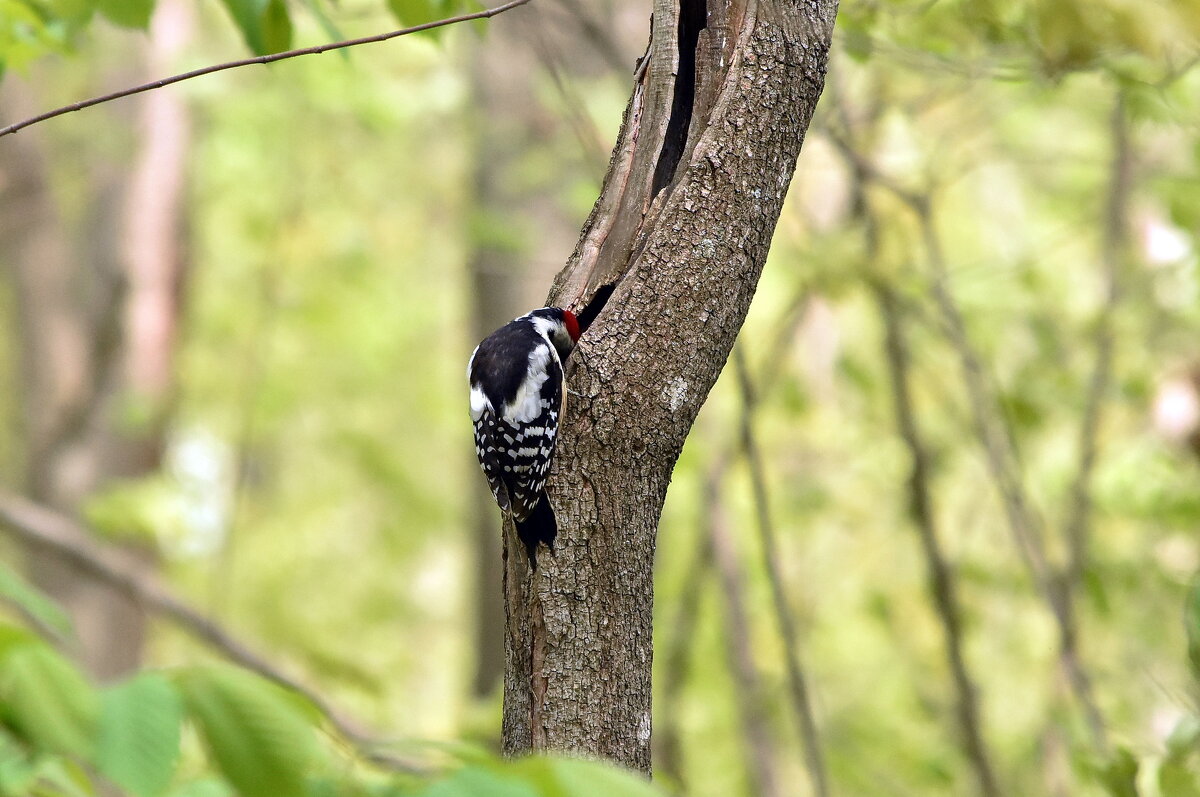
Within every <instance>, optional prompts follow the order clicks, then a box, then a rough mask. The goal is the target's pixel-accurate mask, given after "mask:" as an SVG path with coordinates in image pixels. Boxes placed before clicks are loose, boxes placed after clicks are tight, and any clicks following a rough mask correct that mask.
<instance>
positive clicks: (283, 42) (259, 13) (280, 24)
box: [222, 0, 292, 55]
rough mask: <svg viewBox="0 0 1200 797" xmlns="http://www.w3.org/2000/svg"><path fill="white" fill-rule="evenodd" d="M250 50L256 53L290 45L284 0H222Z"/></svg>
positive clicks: (290, 30)
mask: <svg viewBox="0 0 1200 797" xmlns="http://www.w3.org/2000/svg"><path fill="white" fill-rule="evenodd" d="M222 2H223V3H224V4H225V7H226V8H228V9H229V13H230V15H231V16H232V17H233V21H234V23H235V24H236V25H237V26H238V29H239V30H240V31H241V32H242V37H243V38H244V39H245V40H246V44H247V45H248V46H249V47H250V49H251V50H253V51H254V52H256V53H258V54H259V55H266V54H267V53H273V52H279V51H281V50H286V49H288V47H290V46H291V40H292V22H291V18H290V17H289V15H288V10H287V5H286V4H285V3H284V2H283V0H222Z"/></svg>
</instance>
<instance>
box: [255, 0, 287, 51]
mask: <svg viewBox="0 0 1200 797" xmlns="http://www.w3.org/2000/svg"><path fill="white" fill-rule="evenodd" d="M262 27H263V41H264V42H265V43H266V46H267V52H269V53H280V52H283V51H284V50H287V49H289V48H291V46H292V18H291V17H289V16H288V10H287V5H286V4H285V3H284V2H283V0H271V2H269V3H267V10H266V13H264V14H263V22H262Z"/></svg>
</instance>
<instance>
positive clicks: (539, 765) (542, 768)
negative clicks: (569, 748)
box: [513, 757, 663, 797]
mask: <svg viewBox="0 0 1200 797" xmlns="http://www.w3.org/2000/svg"><path fill="white" fill-rule="evenodd" d="M513 768H514V769H516V770H517V771H520V772H521V773H522V774H523V775H524V776H525V777H526V778H528V779H529V781H530V782H531V783H533V784H534V785H536V786H537V787H538V793H540V794H544V795H552V796H553V797H608V795H613V794H619V795H621V797H663V792H662V791H660V790H659V789H658V788H656V787H655V786H654V785H653V784H651V783H650V781H648V780H646V779H645V778H644V777H642V776H641V775H639V774H636V773H633V772H629V771H627V770H624V769H620V768H618V767H615V766H613V765H611V764H605V763H601V762H599V761H586V760H583V759H579V758H549V757H537V758H527V759H524V760H522V761H519V762H517V763H516V764H514V765H513Z"/></svg>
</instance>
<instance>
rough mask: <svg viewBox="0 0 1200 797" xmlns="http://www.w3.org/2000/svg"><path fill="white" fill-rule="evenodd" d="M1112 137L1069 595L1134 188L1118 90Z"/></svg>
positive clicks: (1069, 530)
mask: <svg viewBox="0 0 1200 797" xmlns="http://www.w3.org/2000/svg"><path fill="white" fill-rule="evenodd" d="M1109 130H1110V132H1111V136H1112V147H1113V153H1112V166H1111V171H1110V174H1111V176H1110V178H1109V188H1108V198H1107V201H1106V203H1105V214H1104V219H1103V222H1102V223H1103V226H1104V229H1103V235H1102V240H1103V243H1102V247H1101V253H1100V254H1101V262H1102V264H1103V272H1104V300H1103V304H1102V306H1101V308H1100V315H1099V317H1098V318H1097V319H1096V337H1095V341H1096V364H1095V366H1094V368H1093V371H1092V378H1091V381H1090V382H1089V383H1088V391H1087V398H1086V400H1085V404H1084V409H1083V421H1082V423H1081V424H1080V427H1079V467H1078V470H1077V472H1076V475H1075V481H1074V483H1073V484H1072V485H1071V503H1070V507H1069V514H1068V516H1067V522H1066V531H1065V533H1066V538H1067V550H1068V558H1067V566H1066V572H1065V574H1064V579H1065V580H1066V582H1067V588H1068V589H1074V588H1077V587H1078V584H1079V582H1080V580H1081V579H1082V578H1083V570H1084V567H1085V566H1086V560H1087V548H1088V536H1089V534H1088V526H1089V523H1090V520H1091V511H1092V496H1091V481H1092V473H1093V471H1094V470H1095V468H1096V458H1097V448H1098V446H1099V436H1100V421H1101V417H1100V416H1101V410H1102V408H1103V405H1104V398H1105V394H1106V393H1107V392H1108V388H1109V385H1110V383H1111V382H1112V368H1113V348H1114V338H1115V335H1114V332H1113V317H1114V316H1115V315H1116V309H1117V304H1118V303H1119V302H1120V300H1121V262H1122V260H1123V259H1124V257H1125V249H1126V245H1127V244H1126V241H1127V238H1128V236H1129V194H1130V191H1131V189H1132V182H1133V175H1132V171H1133V153H1132V151H1131V146H1130V142H1129V122H1128V119H1127V118H1126V113H1125V93H1124V90H1123V89H1120V88H1118V89H1117V96H1116V100H1115V101H1114V103H1113V109H1112V114H1111V117H1110V120H1109Z"/></svg>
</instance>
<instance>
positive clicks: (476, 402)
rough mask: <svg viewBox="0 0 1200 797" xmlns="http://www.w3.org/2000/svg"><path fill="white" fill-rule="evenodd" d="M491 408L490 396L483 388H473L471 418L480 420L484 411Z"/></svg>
mask: <svg viewBox="0 0 1200 797" xmlns="http://www.w3.org/2000/svg"><path fill="white" fill-rule="evenodd" d="M491 408H492V402H490V401H488V397H487V396H486V395H484V393H483V388H478V387H473V388H471V420H472V421H477V420H479V419H480V418H481V417H483V413H484V412H485V411H486V410H490V409H491Z"/></svg>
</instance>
